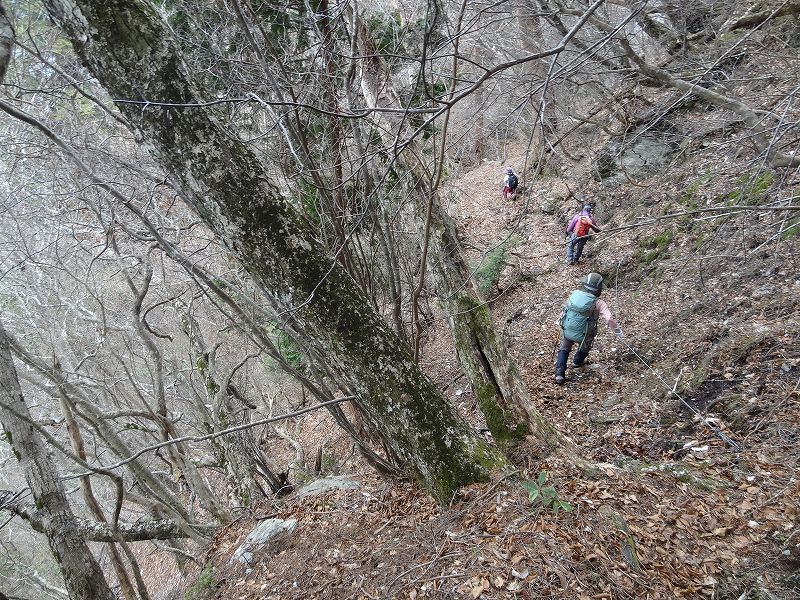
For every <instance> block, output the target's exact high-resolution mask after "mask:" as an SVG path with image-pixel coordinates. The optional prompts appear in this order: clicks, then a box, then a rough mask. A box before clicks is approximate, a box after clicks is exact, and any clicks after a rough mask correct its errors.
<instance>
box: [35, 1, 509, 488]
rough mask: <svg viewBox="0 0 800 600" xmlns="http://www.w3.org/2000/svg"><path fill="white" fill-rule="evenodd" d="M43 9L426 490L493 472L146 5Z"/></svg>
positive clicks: (486, 452) (485, 450)
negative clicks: (212, 102) (210, 99)
mask: <svg viewBox="0 0 800 600" xmlns="http://www.w3.org/2000/svg"><path fill="white" fill-rule="evenodd" d="M45 5H46V7H47V9H48V10H49V12H50V14H51V15H52V17H53V18H54V20H55V21H56V22H57V23H59V24H60V25H61V26H62V27H63V28H64V30H65V31H66V33H67V35H68V37H69V38H70V39H71V41H72V44H73V46H74V48H75V50H76V52H77V53H78V54H79V56H80V57H81V59H82V60H83V62H84V64H85V65H86V66H87V68H88V69H89V70H90V71H91V72H92V74H93V75H94V76H95V77H97V79H99V80H100V82H101V83H102V84H103V85H104V86H105V87H106V89H107V90H108V91H109V93H110V94H111V96H112V97H113V98H115V99H117V100H115V101H116V102H117V104H118V106H119V108H120V110H121V111H122V112H123V114H124V115H125V117H126V118H127V119H128V121H129V123H130V126H131V128H132V129H133V130H134V131H135V132H136V133H137V134H138V135H139V136H141V138H142V139H144V140H145V141H146V142H147V143H148V144H149V145H150V146H151V148H152V152H153V154H154V155H155V156H156V158H157V159H159V160H160V161H161V163H162V165H163V166H164V168H165V169H166V170H167V171H168V172H170V174H171V175H172V176H173V177H174V178H175V179H176V180H177V181H178V182H180V185H181V187H182V189H183V191H184V193H185V195H186V197H188V198H190V199H191V201H192V202H193V204H194V208H195V209H196V210H197V212H198V213H199V214H200V215H201V217H202V218H203V219H204V221H205V222H206V223H207V224H208V225H209V226H210V227H211V228H212V229H213V231H214V232H215V233H216V234H217V235H218V236H219V237H220V239H221V240H222V241H223V243H224V244H225V245H226V246H227V248H228V249H229V250H230V251H231V252H232V253H233V254H234V255H235V256H237V257H238V258H239V259H240V260H241V262H242V264H243V266H244V267H245V268H246V269H247V270H248V271H249V273H250V274H251V276H252V277H253V279H254V280H255V281H256V283H257V284H259V285H260V286H262V288H263V289H264V290H265V291H267V292H269V293H270V294H271V295H272V297H273V298H274V301H275V302H276V304H277V305H278V306H279V307H281V308H282V312H283V314H284V315H285V317H286V318H288V319H291V320H293V321H296V322H298V323H299V324H300V325H302V327H303V329H304V330H306V331H308V332H309V333H310V334H311V335H313V336H314V337H315V338H316V339H317V340H318V341H319V342H320V343H321V344H322V345H323V346H324V347H325V348H326V349H327V350H328V351H329V355H330V356H331V357H332V358H331V360H332V362H333V365H332V366H333V367H334V368H335V370H336V371H337V372H338V373H340V374H341V375H342V377H343V378H344V379H346V380H347V381H348V382H350V384H351V389H352V390H353V391H354V392H355V393H357V394H358V395H359V397H360V399H361V402H362V405H363V406H364V408H365V409H366V410H368V411H369V412H370V413H371V414H372V416H373V418H374V419H375V421H376V422H377V423H379V424H380V426H381V427H382V428H383V430H384V432H385V434H386V437H387V439H388V440H390V443H391V444H392V446H393V450H395V451H396V453H397V454H398V455H399V456H401V457H402V458H403V459H404V460H406V461H408V464H409V466H410V468H411V469H412V470H413V472H414V473H415V474H416V475H417V476H418V477H419V478H420V479H421V480H422V481H423V482H424V484H425V485H426V486H427V488H428V489H429V490H430V491H431V493H432V494H433V495H434V496H436V497H437V498H438V499H439V500H440V501H447V500H449V499H450V497H451V495H452V493H453V491H454V490H455V489H457V488H458V487H459V486H461V485H464V484H468V483H471V482H474V481H476V480H482V479H485V478H487V477H488V475H489V472H490V470H491V469H492V468H495V467H498V466H503V465H504V464H505V461H504V459H503V458H502V456H501V455H500V454H499V453H498V452H497V451H496V450H493V449H491V448H490V447H489V446H487V444H486V443H485V442H484V441H483V440H482V439H481V438H480V437H479V436H477V435H476V434H475V432H473V431H472V430H471V429H470V428H469V427H468V426H467V424H466V423H464V421H463V420H461V419H460V418H459V417H458V416H457V415H456V414H455V412H454V411H453V410H452V409H451V408H450V407H449V405H448V404H447V403H446V402H445V400H444V398H443V397H442V395H441V393H440V392H439V391H438V390H437V389H436V387H435V386H434V385H433V383H432V382H431V381H430V380H429V379H428V378H427V377H425V375H424V374H423V373H422V372H421V371H420V369H419V367H418V366H417V365H416V364H415V363H414V361H413V360H412V359H411V357H410V355H409V352H408V349H407V348H406V347H405V346H404V345H403V344H402V343H401V342H400V340H399V339H398V337H397V335H396V334H395V333H394V332H393V331H392V330H391V329H390V327H389V326H388V325H387V324H386V323H385V322H384V321H383V320H382V319H381V318H380V317H379V316H378V314H377V313H376V312H375V310H374V309H373V308H372V307H370V306H369V304H368V303H367V302H366V301H365V299H364V298H363V296H361V294H360V293H359V291H358V289H357V286H356V285H355V283H354V282H353V280H352V279H351V278H350V277H348V276H347V274H346V273H344V272H343V270H342V269H341V267H339V266H337V264H336V262H335V260H334V259H333V257H332V256H330V255H329V254H328V253H326V252H325V251H324V250H323V249H322V248H321V247H320V245H319V244H318V243H317V241H316V239H315V236H314V234H313V231H312V230H311V229H310V226H309V225H308V224H307V223H306V222H305V221H304V220H303V219H302V218H301V215H300V214H299V213H298V212H297V211H296V210H295V209H294V208H293V207H291V206H290V205H288V204H287V203H286V202H284V201H283V200H282V199H281V197H280V195H279V193H278V190H277V189H276V186H274V185H273V184H271V183H270V181H269V178H268V176H267V174H266V173H265V171H264V169H263V167H262V165H261V164H260V163H259V161H258V160H257V158H256V157H255V156H254V155H253V154H252V153H251V152H250V151H249V150H248V149H247V147H246V146H245V145H244V144H243V143H241V142H240V141H238V140H236V139H233V138H232V137H231V135H230V133H229V132H228V131H226V130H225V128H224V124H225V121H226V119H225V116H224V112H223V110H222V109H220V108H219V107H216V106H209V105H204V103H203V101H204V100H206V98H203V96H202V94H201V93H200V92H199V91H198V90H197V89H196V82H195V80H194V78H193V74H191V73H190V72H189V70H188V69H187V67H186V65H185V63H184V62H183V60H182V58H181V52H180V50H179V49H178V48H177V47H176V45H175V42H174V40H173V38H172V36H171V35H170V32H169V28H168V26H167V25H166V24H165V23H164V22H163V20H162V19H161V17H160V16H159V15H158V14H157V12H156V10H155V9H154V8H153V7H152V6H151V5H150V4H149V3H147V2H140V1H135V0H77V1H75V2H68V1H66V0H46V1H45ZM154 103H156V104H154ZM158 103H163V104H158Z"/></svg>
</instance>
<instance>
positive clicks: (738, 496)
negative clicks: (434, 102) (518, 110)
mask: <svg viewBox="0 0 800 600" xmlns="http://www.w3.org/2000/svg"><path fill="white" fill-rule="evenodd" d="M737 68H738V69H740V71H739V72H738V75H741V76H745V75H746V74H747V73H748V70H749V69H750V68H751V67H750V66H748V65H747V64H746V63H744V64H741V65H739V66H738V67H737ZM761 68H762V69H763V70H764V72H766V75H765V77H769V73H768V71H769V69H776V70H777V69H781V68H783V66H782V65H781V64H780V63H779V62H776V63H775V64H773V65H767V66H764V65H762V66H761ZM735 74H737V73H734V75H735ZM781 81H783V82H784V83H785V82H786V81H787V79H786V78H783V79H782V80H781ZM790 83H791V84H792V85H794V84H795V83H797V82H793V83H792V82H790ZM787 85H788V84H787ZM751 87H752V89H745V85H744V84H743V85H742V89H741V90H740V92H741V94H742V96H744V97H748V96H749V100H750V101H752V102H753V105H754V106H764V107H765V108H768V103H769V98H768V97H762V96H760V95H759V93H758V89H757V87H756V86H753V85H751ZM648 94H649V96H648V97H647V98H646V100H647V102H646V104H647V105H649V106H663V105H664V104H665V103H668V101H669V98H670V95H669V94H668V93H667V92H663V91H658V90H654V91H652V92H648ZM642 110H645V109H644V108H643V109H642ZM669 118H670V119H671V120H672V122H673V124H674V125H676V126H679V127H680V128H681V134H680V135H681V138H682V139H683V140H684V141H685V143H681V144H679V145H678V146H679V147H680V150H679V152H673V154H671V155H669V156H667V157H664V156H662V157H661V158H663V159H664V160H662V161H660V162H658V167H657V168H656V169H655V172H654V173H649V174H640V175H639V176H636V177H633V176H631V172H630V171H628V170H627V169H628V168H630V169H631V170H632V169H633V168H634V167H636V166H637V165H635V164H633V163H627V166H626V164H623V165H622V168H619V167H616V171H615V169H614V168H611V169H606V171H605V172H602V173H601V169H599V168H598V157H602V156H604V155H605V154H608V153H611V155H612V157H613V156H617V157H619V156H622V155H624V153H622V152H620V151H619V148H618V147H617V149H616V150H614V148H615V146H614V144H615V143H618V142H619V140H616V141H615V140H614V139H609V138H608V137H606V138H600V137H593V138H588V137H587V138H583V139H581V138H580V137H577V138H576V139H575V140H572V141H571V142H570V144H571V148H572V149H573V150H575V149H578V148H583V157H576V158H577V160H575V161H573V162H569V161H567V160H566V159H563V158H562V159H558V158H557V157H554V158H553V159H552V161H553V164H554V166H553V169H551V173H552V172H553V170H555V172H556V173H557V174H556V175H553V174H550V175H548V176H544V177H539V178H537V179H532V177H531V170H530V167H528V168H526V167H525V165H526V164H527V165H530V157H527V162H526V155H525V152H524V149H523V148H517V149H515V150H513V151H511V153H510V154H509V156H508V157H507V158H505V160H503V161H500V160H495V161H485V162H484V163H483V164H482V165H481V166H479V167H478V168H475V169H473V170H470V171H469V172H467V173H464V174H463V175H461V176H459V177H457V178H455V179H454V180H452V181H450V182H449V186H450V187H449V188H448V190H447V193H448V194H449V196H448V197H449V198H450V205H449V210H450V213H451V215H452V216H453V217H454V218H455V219H456V221H457V223H458V226H459V233H460V235H461V236H462V240H463V242H464V246H465V248H466V250H467V253H468V255H469V256H470V259H471V260H472V261H473V262H474V264H475V268H476V277H477V278H478V279H479V282H480V283H481V284H482V285H483V286H484V289H485V291H486V297H487V299H488V301H489V302H490V305H491V308H492V312H493V314H494V316H495V319H496V324H497V326H498V329H499V330H500V331H502V332H503V334H504V338H505V340H506V343H507V344H508V346H509V348H510V349H511V351H512V353H513V355H514V357H515V358H516V360H517V361H518V363H519V366H520V368H521V371H522V372H523V375H524V379H525V381H526V383H527V385H528V388H529V390H530V392H531V396H532V400H533V401H534V402H535V403H536V405H537V407H538V408H539V409H541V410H542V411H543V412H544V413H545V414H546V416H548V417H549V418H551V419H552V420H553V421H554V422H555V423H556V424H557V425H558V427H559V428H560V429H561V430H562V431H564V432H566V433H568V435H569V436H570V437H571V438H572V439H573V440H574V441H575V442H576V443H577V444H578V446H579V447H580V450H581V452H582V454H583V456H584V457H585V458H586V459H587V460H588V461H590V462H592V463H595V467H594V468H593V469H586V468H584V469H579V468H578V467H576V466H575V465H574V464H572V463H570V462H569V461H567V460H565V459H564V458H562V457H559V456H555V455H548V454H546V453H544V452H543V450H542V449H541V448H539V447H538V445H537V444H536V443H535V441H533V440H529V441H528V443H526V444H524V445H523V446H522V447H520V448H518V449H517V450H515V452H514V455H513V459H514V462H515V465H516V468H517V471H516V472H515V473H513V474H512V475H509V476H506V477H502V478H498V479H496V480H495V481H493V482H491V483H488V484H485V485H481V486H473V487H471V488H469V489H465V490H464V491H463V493H462V494H461V495H459V497H457V498H454V503H453V506H452V507H451V508H449V509H441V508H439V507H438V506H436V505H435V504H434V503H433V501H432V500H431V499H430V498H429V497H428V496H426V495H425V494H424V493H423V492H421V491H420V490H419V489H417V488H415V487H414V486H413V485H411V484H409V483H402V482H394V481H385V480H380V479H378V478H377V477H376V476H375V475H374V474H372V473H371V472H368V471H366V469H365V468H359V467H357V466H354V463H353V462H346V461H343V462H342V465H341V468H342V469H343V470H345V471H348V472H350V473H351V474H352V475H353V476H354V477H355V478H356V479H357V480H358V481H359V482H360V487H359V488H357V489H350V490H344V491H337V492H332V493H329V494H327V495H323V496H318V497H310V498H298V497H294V496H292V497H289V498H287V499H285V500H282V501H280V502H276V503H275V504H274V505H273V506H267V507H264V508H263V511H262V513H261V514H254V515H250V516H248V517H247V518H242V519H241V520H240V521H238V522H237V523H236V524H234V525H233V526H231V527H229V528H228V529H227V530H225V531H222V532H220V534H219V535H218V537H217V539H216V541H215V543H214V545H213V547H212V548H210V549H209V551H208V553H207V557H206V558H207V562H208V564H209V565H213V575H210V576H209V577H207V582H206V585H205V587H203V586H200V587H198V586H195V587H194V588H192V591H191V593H192V594H201V595H202V594H206V597H217V598H242V599H245V598H247V599H249V598H275V599H277V598H342V599H344V598H354V599H355V598H412V599H418V598H487V599H489V598H539V597H557V598H570V599H571V598H575V599H581V600H582V599H588V598H631V599H633V598H653V599H655V598H665V599H667V598H678V597H683V598H704V597H705V598H731V599H740V600H744V599H745V598H781V599H789V598H800V575H799V574H798V573H800V572H799V571H798V567H800V509H798V498H799V497H800V463H799V462H798V461H799V460H800V445H798V442H799V441H800V417H799V415H800V353H798V347H799V346H800V306H799V305H798V304H799V303H798V298H800V268H798V260H797V252H798V235H797V234H798V229H797V225H798V217H797V216H796V215H797V209H796V208H794V209H793V211H787V210H786V206H787V205H790V204H791V205H794V206H796V205H797V204H798V203H797V200H796V198H797V197H798V185H800V179H798V175H797V172H796V171H792V170H773V169H768V168H766V167H765V166H764V165H762V164H758V163H752V162H750V157H749V155H748V153H747V151H746V150H743V147H744V146H746V139H743V138H742V137H740V136H743V135H744V136H745V137H746V135H745V134H746V132H743V130H741V129H739V128H738V125H737V124H736V123H734V124H732V125H731V126H730V127H724V126H720V124H721V122H722V117H721V116H720V115H719V114H718V111H716V110H713V111H712V110H709V109H708V107H707V106H705V105H702V104H699V103H696V102H695V103H690V104H688V105H686V106H683V107H681V109H680V110H678V111H675V112H673V113H671V114H670V117H669ZM787 118H791V116H790V115H787ZM743 145H744V146H743ZM609 149H612V150H613V152H612V150H609ZM673 150H674V149H673ZM604 153H605V154H604ZM622 162H623V163H624V161H622ZM645 162H646V161H645ZM506 164H510V165H513V166H514V167H515V168H517V170H518V171H520V172H521V173H522V187H521V191H520V193H519V195H518V197H517V198H516V199H514V200H512V201H504V200H503V198H502V197H501V195H500V192H499V185H500V181H501V179H502V172H503V167H504V166H505V165H506ZM607 166H608V165H606V167H607ZM638 166H641V165H638ZM611 171H615V172H616V175H614V177H616V179H614V180H613V181H612V174H611ZM620 172H622V176H620V175H619V174H620ZM604 173H605V175H604ZM598 177H602V181H598ZM584 202H588V203H591V204H593V205H594V206H595V208H596V213H597V215H598V216H599V220H600V224H601V227H602V228H603V230H604V232H603V233H602V234H601V235H598V236H597V239H596V240H593V241H591V242H590V243H589V244H588V245H587V249H586V253H585V256H584V258H583V260H582V261H581V262H580V263H579V264H577V265H575V266H569V265H567V264H566V263H565V260H564V242H563V238H564V227H565V225H566V223H567V221H568V219H569V217H570V216H571V215H572V214H574V212H575V211H576V210H578V209H579V208H580V206H581V205H582V204H583V203H584ZM590 271H598V272H600V273H602V274H603V276H604V277H605V280H606V282H607V285H608V287H607V289H606V291H605V292H604V296H603V297H604V298H605V299H606V301H607V302H608V304H609V305H610V307H611V310H612V311H613V312H614V314H615V316H616V317H617V318H618V320H619V322H620V324H621V326H622V328H623V330H624V331H625V333H626V338H625V340H624V341H618V340H616V339H615V338H614V337H613V336H612V335H611V334H610V333H609V332H608V331H607V330H605V329H603V328H602V327H601V333H600V335H599V336H598V339H597V341H596V344H595V348H594V349H593V351H592V353H591V354H590V357H589V364H588V365H587V366H586V367H585V368H584V369H581V370H571V371H569V372H568V380H567V384H566V385H564V386H558V385H556V384H555V382H554V380H553V360H554V358H553V357H554V352H555V349H556V346H557V343H558V328H557V327H556V325H555V320H556V318H557V316H558V314H559V311H560V308H561V306H562V304H563V302H564V300H565V298H566V297H567V295H568V294H569V292H570V291H571V290H572V289H574V288H575V287H576V285H577V282H578V281H579V279H580V278H581V277H582V276H583V275H585V274H587V273H589V272H590ZM437 314H438V313H437ZM423 361H424V363H425V366H426V369H427V370H428V372H429V373H432V374H434V376H435V378H436V380H437V383H438V384H439V385H440V387H441V388H442V389H444V390H445V391H446V393H447V394H448V396H449V398H450V399H451V401H452V402H453V403H454V404H455V405H456V406H458V408H459V410H460V411H461V412H462V413H463V414H465V415H467V416H468V417H469V418H470V419H471V420H472V422H473V423H474V425H475V427H476V428H481V427H482V422H481V417H480V414H479V412H478V410H477V408H476V406H475V398H474V397H473V395H472V393H471V392H470V390H469V389H468V388H467V386H466V384H465V382H464V380H463V379H462V378H461V377H460V375H459V368H458V361H457V360H456V358H455V355H454V351H453V348H452V343H451V341H450V339H449V334H448V332H447V330H446V328H445V326H444V323H443V321H442V320H441V318H440V316H439V318H437V319H435V320H434V321H432V322H431V328H430V330H429V331H428V337H427V339H426V343H425V346H424V355H423ZM542 474H544V475H542ZM540 478H541V479H540ZM539 481H540V482H541V483H534V482H539ZM537 488H538V490H539V494H540V496H539V497H538V498H533V500H532V499H531V496H532V495H533V494H531V490H532V489H537ZM542 488H552V489H553V490H554V492H550V491H546V492H545V495H547V494H549V495H550V496H552V494H556V495H557V499H558V500H560V501H564V502H568V503H569V506H570V507H571V511H569V512H565V511H563V510H562V511H559V512H557V513H556V512H555V511H554V510H552V508H550V507H545V506H543V503H542V501H541V489H542ZM565 506H566V505H565ZM267 516H269V517H273V516H277V517H280V518H287V519H288V518H293V519H296V520H297V529H296V531H295V533H294V534H293V535H291V536H290V537H288V539H285V540H284V541H283V542H282V543H281V544H280V545H278V546H277V547H273V548H272V549H271V550H270V551H269V552H264V553H263V554H261V555H259V554H258V553H256V554H255V555H254V556H253V559H252V561H251V562H250V565H249V566H248V567H247V568H245V567H244V566H243V565H242V564H240V563H238V562H237V561H233V562H230V559H231V556H232V553H233V552H234V550H235V548H236V547H237V546H238V544H239V543H241V541H242V539H243V537H244V536H245V535H246V534H247V533H248V532H249V531H250V530H251V529H252V528H253V526H254V525H255V523H256V522H257V521H258V520H260V519H263V518H265V517H267ZM207 573H212V571H211V570H209V571H207ZM201 595H195V596H191V597H195V598H200V597H202V596H201Z"/></svg>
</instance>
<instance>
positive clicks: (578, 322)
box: [561, 290, 597, 342]
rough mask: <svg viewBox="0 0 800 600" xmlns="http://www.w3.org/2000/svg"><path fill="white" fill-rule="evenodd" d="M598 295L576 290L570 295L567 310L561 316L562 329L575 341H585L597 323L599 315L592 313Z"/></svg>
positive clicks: (567, 336)
mask: <svg viewBox="0 0 800 600" xmlns="http://www.w3.org/2000/svg"><path fill="white" fill-rule="evenodd" d="M595 302H597V296H595V295H594V294H590V293H589V292H584V291H583V290H575V291H574V292H572V293H571V294H570V295H569V299H568V300H567V307H566V311H564V316H563V317H562V318H561V330H562V331H563V332H564V337H565V338H567V339H568V340H572V341H573V342H583V339H584V338H585V337H586V334H587V333H588V331H589V327H590V326H594V325H595V324H596V323H597V316H594V315H592V311H593V309H594V303H595Z"/></svg>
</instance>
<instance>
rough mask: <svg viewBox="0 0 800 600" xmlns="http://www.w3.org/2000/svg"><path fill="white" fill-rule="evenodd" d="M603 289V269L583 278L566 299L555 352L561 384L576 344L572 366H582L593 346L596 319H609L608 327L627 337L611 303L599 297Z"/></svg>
mask: <svg viewBox="0 0 800 600" xmlns="http://www.w3.org/2000/svg"><path fill="white" fill-rule="evenodd" d="M602 289H603V276H602V275H600V273H589V274H588V275H587V276H586V277H584V278H583V279H581V289H579V290H575V291H574V292H572V293H571V294H570V295H569V298H568V299H567V303H566V305H565V306H564V308H563V309H562V310H561V316H560V317H559V319H558V324H559V326H560V327H561V343H560V344H559V346H558V354H557V356H556V383H557V384H559V385H561V384H563V383H564V380H565V373H566V372H567V359H568V358H569V353H570V351H571V350H572V346H573V345H574V344H580V345H579V346H578V351H577V352H575V357H574V358H573V359H572V366H573V367H582V366H583V363H584V362H585V361H586V357H587V356H588V355H589V350H591V349H592V342H594V337H595V336H596V335H597V320H598V318H602V319H603V320H604V321H605V322H606V323H608V327H609V329H611V331H613V332H614V335H616V336H617V337H618V338H619V339H622V338H623V337H625V336H624V335H623V333H622V329H620V327H619V325H617V322H616V321H615V320H614V317H612V316H611V311H610V310H608V305H607V304H606V303H605V302H604V301H603V300H600V292H601V291H602Z"/></svg>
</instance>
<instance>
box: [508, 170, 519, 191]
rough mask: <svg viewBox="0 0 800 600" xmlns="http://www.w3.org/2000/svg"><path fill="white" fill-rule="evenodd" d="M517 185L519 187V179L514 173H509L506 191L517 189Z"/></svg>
mask: <svg viewBox="0 0 800 600" xmlns="http://www.w3.org/2000/svg"><path fill="white" fill-rule="evenodd" d="M518 185H519V178H518V177H517V176H516V175H515V174H514V173H511V174H510V175H509V176H508V189H510V190H511V191H512V192H513V191H514V190H515V189H517V186H518Z"/></svg>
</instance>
